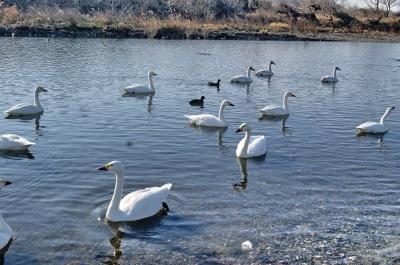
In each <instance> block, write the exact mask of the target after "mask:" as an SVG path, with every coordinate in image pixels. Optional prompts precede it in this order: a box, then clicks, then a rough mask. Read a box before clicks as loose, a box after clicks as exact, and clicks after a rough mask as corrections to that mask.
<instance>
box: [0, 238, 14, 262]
mask: <svg viewBox="0 0 400 265" xmlns="http://www.w3.org/2000/svg"><path fill="white" fill-rule="evenodd" d="M12 241H13V240H12V239H10V241H9V242H8V243H7V245H6V246H5V247H4V248H2V249H0V265H4V259H5V255H6V252H7V251H8V249H9V248H10V245H11V243H12Z"/></svg>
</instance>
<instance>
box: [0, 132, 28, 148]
mask: <svg viewBox="0 0 400 265" xmlns="http://www.w3.org/2000/svg"><path fill="white" fill-rule="evenodd" d="M32 145H35V143H33V142H31V141H29V140H27V139H25V138H23V137H21V136H19V135H16V134H3V135H0V151H24V150H28V148H29V147H30V146H32Z"/></svg>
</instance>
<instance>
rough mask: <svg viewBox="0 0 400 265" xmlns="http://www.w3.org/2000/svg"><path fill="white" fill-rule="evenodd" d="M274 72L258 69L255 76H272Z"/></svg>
mask: <svg viewBox="0 0 400 265" xmlns="http://www.w3.org/2000/svg"><path fill="white" fill-rule="evenodd" d="M273 74H274V73H273V72H272V71H270V70H268V69H262V70H258V71H257V72H256V76H272V75H273Z"/></svg>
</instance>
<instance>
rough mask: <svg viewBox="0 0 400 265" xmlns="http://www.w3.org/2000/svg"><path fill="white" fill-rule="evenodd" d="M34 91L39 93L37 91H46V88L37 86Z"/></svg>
mask: <svg viewBox="0 0 400 265" xmlns="http://www.w3.org/2000/svg"><path fill="white" fill-rule="evenodd" d="M35 92H36V93H39V92H47V89H45V88H44V87H42V86H38V87H36V88H35Z"/></svg>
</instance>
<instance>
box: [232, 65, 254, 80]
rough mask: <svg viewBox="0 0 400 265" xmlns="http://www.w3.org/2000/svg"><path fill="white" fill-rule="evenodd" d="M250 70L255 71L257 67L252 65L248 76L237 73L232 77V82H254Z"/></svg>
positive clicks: (248, 70) (248, 69)
mask: <svg viewBox="0 0 400 265" xmlns="http://www.w3.org/2000/svg"><path fill="white" fill-rule="evenodd" d="M250 71H255V69H254V68H253V67H251V66H250V67H249V68H247V76H244V75H237V76H235V77H233V78H232V79H231V83H241V84H248V83H251V82H253V80H252V79H251V77H250Z"/></svg>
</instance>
